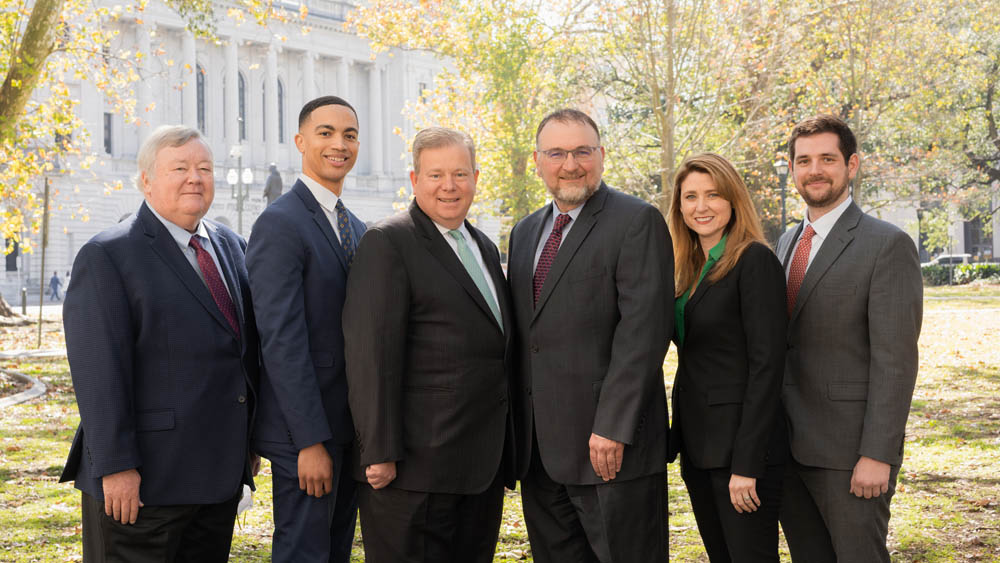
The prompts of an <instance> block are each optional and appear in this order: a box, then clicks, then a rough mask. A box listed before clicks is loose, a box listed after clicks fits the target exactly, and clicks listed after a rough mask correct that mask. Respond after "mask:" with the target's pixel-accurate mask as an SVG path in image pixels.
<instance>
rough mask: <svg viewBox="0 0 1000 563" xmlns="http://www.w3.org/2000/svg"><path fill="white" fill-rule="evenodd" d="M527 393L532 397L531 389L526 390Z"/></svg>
mask: <svg viewBox="0 0 1000 563" xmlns="http://www.w3.org/2000/svg"><path fill="white" fill-rule="evenodd" d="M525 391H527V393H528V395H531V387H528V388H526V389H525Z"/></svg>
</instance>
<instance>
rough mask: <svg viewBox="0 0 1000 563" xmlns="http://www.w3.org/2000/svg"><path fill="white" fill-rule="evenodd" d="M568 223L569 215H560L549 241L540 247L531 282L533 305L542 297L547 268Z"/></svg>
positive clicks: (554, 256)
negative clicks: (532, 285)
mask: <svg viewBox="0 0 1000 563" xmlns="http://www.w3.org/2000/svg"><path fill="white" fill-rule="evenodd" d="M570 221H572V218H571V217H570V216H569V215H567V214H565V213H560V214H559V215H558V216H557V217H556V220H555V223H554V224H553V225H552V233H550V234H549V239H548V240H547V241H545V246H543V247H542V254H541V255H540V256H539V257H538V266H536V267H535V278H534V280H533V281H534V290H535V305H537V304H538V297H539V296H541V295H542V284H544V283H545V278H546V277H548V275H549V268H551V267H552V261H553V260H555V259H556V254H557V253H558V252H559V244H560V243H562V231H563V229H564V228H566V225H568V224H569V222H570Z"/></svg>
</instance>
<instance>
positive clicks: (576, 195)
mask: <svg viewBox="0 0 1000 563" xmlns="http://www.w3.org/2000/svg"><path fill="white" fill-rule="evenodd" d="M600 186H601V183H600V182H598V183H596V184H594V185H592V186H583V187H582V188H579V189H570V188H563V189H560V190H558V192H557V191H556V190H553V189H551V188H549V193H551V194H552V198H553V199H555V200H556V201H557V202H559V203H563V204H566V205H570V206H577V205H580V204H582V203H584V202H586V201H587V200H588V199H590V196H592V195H594V193H595V192H596V191H597V188H599V187H600Z"/></svg>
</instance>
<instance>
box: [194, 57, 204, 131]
mask: <svg viewBox="0 0 1000 563" xmlns="http://www.w3.org/2000/svg"><path fill="white" fill-rule="evenodd" d="M195 88H196V90H197V95H198V130H199V131H201V132H202V133H205V69H203V68H201V65H195Z"/></svg>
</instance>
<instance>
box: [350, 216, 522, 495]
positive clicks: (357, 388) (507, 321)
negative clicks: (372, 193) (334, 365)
mask: <svg viewBox="0 0 1000 563" xmlns="http://www.w3.org/2000/svg"><path fill="white" fill-rule="evenodd" d="M465 226H466V228H467V229H468V230H469V232H470V233H471V234H472V236H473V238H474V239H475V241H467V242H468V243H469V244H478V246H479V251H480V253H481V254H482V256H483V261H484V262H485V264H486V266H487V270H488V275H489V276H490V277H491V278H492V280H493V285H494V286H495V287H496V291H497V297H498V300H499V303H498V305H499V307H500V311H501V316H502V318H503V321H504V330H501V327H500V326H499V325H498V324H497V321H496V319H495V317H494V316H493V313H492V312H491V311H490V309H489V307H488V306H487V304H486V301H485V299H484V298H483V296H482V294H481V293H480V291H479V289H478V288H477V287H476V285H475V283H474V282H473V281H472V278H471V277H469V274H468V273H467V272H466V270H465V267H464V266H463V265H462V262H461V261H460V260H459V258H458V255H457V254H456V253H455V251H454V250H452V248H451V246H449V244H448V242H447V241H445V239H444V236H443V235H442V234H441V232H440V231H438V229H437V227H436V226H435V225H434V223H433V222H432V221H431V220H430V218H429V217H427V215H426V214H424V212H423V211H421V210H420V208H419V207H418V206H417V205H416V202H414V203H413V205H411V206H410V209H409V211H408V212H406V213H401V214H398V215H395V216H393V217H390V218H388V219H385V220H384V221H381V222H380V223H378V224H377V225H375V226H373V227H372V228H371V229H369V230H368V231H367V232H366V233H365V235H364V237H363V238H362V239H361V244H360V246H359V247H358V251H357V255H356V256H355V259H354V265H353V266H352V267H351V275H350V277H349V279H348V282H347V302H346V303H345V304H344V344H345V351H346V354H347V380H348V388H349V398H350V405H351V413H352V414H353V416H354V426H355V428H356V429H357V450H358V451H357V452H356V454H357V457H356V458H355V459H356V460H357V465H356V467H355V478H356V479H357V480H359V481H365V475H364V473H365V472H364V468H365V466H367V465H371V464H375V463H381V462H386V461H395V462H396V479H395V480H394V481H393V482H392V483H391V484H390V486H391V487H396V488H399V489H405V490H409V491H420V492H429V493H454V494H475V493H481V492H483V491H484V490H486V488H487V487H488V486H489V485H490V484H491V483H493V479H494V478H495V477H496V476H497V472H498V471H500V470H501V461H502V460H506V461H507V463H505V464H504V469H506V472H505V475H504V477H505V479H504V480H505V482H506V484H507V485H508V486H510V487H513V485H514V481H513V463H512V459H511V458H512V455H513V443H512V442H511V441H510V440H512V439H513V422H512V419H511V417H510V401H509V398H508V397H509V394H510V393H509V385H508V382H509V374H510V367H511V366H510V364H511V356H510V349H511V346H510V345H511V335H512V333H513V331H514V327H513V325H514V321H513V316H512V314H511V309H510V299H509V297H508V295H507V288H506V285H505V281H504V277H503V271H502V270H501V268H500V253H499V252H498V251H497V248H496V246H495V245H494V244H493V243H492V242H490V241H489V239H487V238H486V236H485V235H484V234H483V233H481V232H480V231H479V230H477V229H476V228H475V227H473V226H472V225H470V224H469V223H466V224H465ZM505 441H506V442H505ZM505 443H506V446H507V447H506V448H505ZM505 452H506V454H505Z"/></svg>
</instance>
